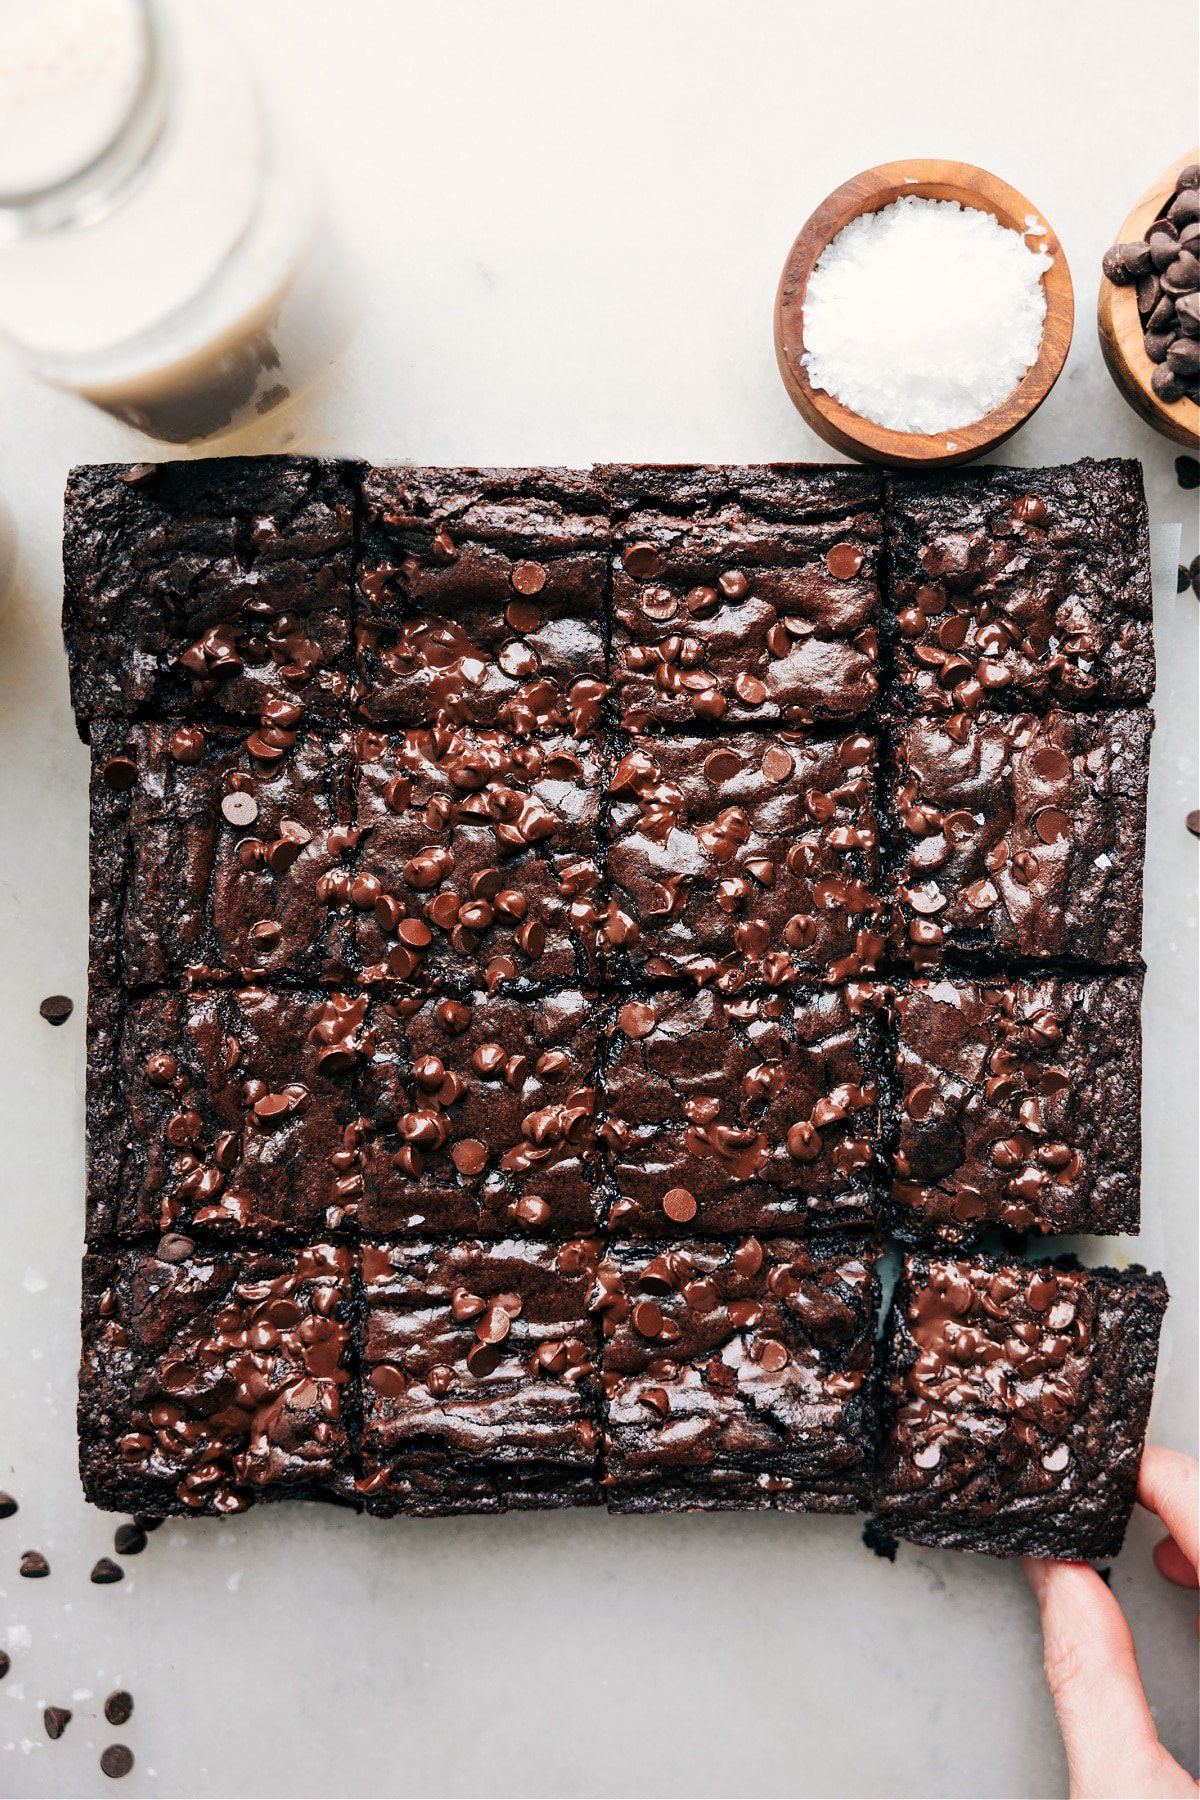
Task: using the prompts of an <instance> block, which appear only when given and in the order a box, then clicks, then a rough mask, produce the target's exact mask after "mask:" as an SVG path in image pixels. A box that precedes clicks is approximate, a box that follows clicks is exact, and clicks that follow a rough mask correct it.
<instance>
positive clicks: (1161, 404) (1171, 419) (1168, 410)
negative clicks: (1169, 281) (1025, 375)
mask: <svg viewBox="0 0 1200 1800" xmlns="http://www.w3.org/2000/svg"><path fill="white" fill-rule="evenodd" d="M1193 162H1200V150H1189V151H1188V153H1187V155H1186V156H1181V157H1179V158H1178V160H1177V161H1175V162H1173V163H1172V164H1171V166H1170V168H1167V169H1164V170H1163V172H1162V174H1161V175H1160V176H1159V178H1158V180H1157V181H1155V182H1153V183H1152V184H1151V186H1150V187H1148V188H1147V189H1146V192H1145V193H1144V194H1143V195H1142V197H1141V199H1140V200H1139V201H1138V203H1137V205H1136V206H1135V207H1134V209H1133V211H1132V212H1131V213H1130V215H1129V217H1128V218H1127V219H1126V221H1125V223H1124V224H1123V225H1122V227H1121V229H1120V232H1119V233H1118V235H1117V236H1116V238H1115V239H1114V240H1113V241H1114V243H1118V244H1134V243H1137V242H1138V241H1139V240H1140V239H1142V238H1144V237H1145V235H1146V233H1147V231H1149V229H1150V227H1151V225H1152V224H1153V223H1154V221H1155V219H1157V218H1158V216H1159V214H1160V213H1162V212H1164V211H1165V210H1166V208H1167V207H1168V206H1169V205H1170V204H1171V196H1172V194H1173V193H1174V192H1175V177H1176V175H1177V174H1178V173H1179V171H1180V169H1184V168H1186V167H1187V165H1188V163H1193ZM1096 329H1097V330H1098V331H1099V333H1100V348H1101V350H1102V351H1103V352H1104V360H1105V362H1106V363H1107V364H1108V372H1109V374H1110V375H1111V376H1112V378H1113V380H1114V381H1115V382H1116V384H1117V386H1118V387H1119V388H1120V390H1121V392H1122V393H1123V394H1124V396H1125V398H1126V399H1127V400H1128V402H1129V404H1130V406H1132V407H1133V409H1134V411H1135V412H1137V413H1140V414H1141V416H1142V418H1143V419H1145V421H1146V423H1147V424H1148V425H1153V427H1154V429H1155V431H1161V432H1162V434H1163V436H1164V437H1169V438H1173V439H1174V441H1175V442H1176V443H1177V444H1190V445H1192V446H1193V447H1194V446H1195V443H1196V439H1197V437H1198V436H1200V406H1197V405H1196V402H1195V401H1194V400H1173V401H1171V403H1170V404H1169V405H1168V403H1167V402H1166V401H1165V400H1160V399H1159V397H1158V395H1157V394H1156V393H1155V392H1154V390H1153V388H1152V387H1151V386H1150V377H1151V375H1153V373H1154V369H1155V365H1154V363H1152V362H1151V361H1150V358H1149V357H1148V356H1147V355H1146V350H1145V346H1144V345H1143V343H1142V321H1141V319H1140V318H1139V316H1138V309H1137V289H1136V287H1132V286H1131V287H1117V286H1115V284H1114V283H1113V282H1111V281H1109V280H1108V278H1107V276H1104V275H1101V277H1100V297H1099V300H1098V301H1097V303H1096Z"/></svg>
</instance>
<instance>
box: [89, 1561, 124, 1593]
mask: <svg viewBox="0 0 1200 1800" xmlns="http://www.w3.org/2000/svg"><path fill="white" fill-rule="evenodd" d="M91 1579H92V1580H93V1581H94V1582H96V1584H97V1585H98V1586H99V1587H108V1586H110V1585H111V1584H112V1583H113V1582H114V1581H124V1579H125V1571H124V1569H123V1568H122V1567H121V1565H120V1563H115V1562H114V1561H113V1559H112V1557H111V1556H102V1557H101V1558H100V1559H99V1561H98V1562H97V1563H96V1564H95V1566H94V1567H93V1569H92V1574H91Z"/></svg>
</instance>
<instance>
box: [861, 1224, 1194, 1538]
mask: <svg viewBox="0 0 1200 1800" xmlns="http://www.w3.org/2000/svg"><path fill="white" fill-rule="evenodd" d="M1166 1304H1167V1290H1166V1287H1165V1286H1164V1284H1163V1280H1162V1277H1161V1276H1160V1275H1148V1274H1146V1273H1145V1271H1144V1270H1141V1269H1137V1268H1131V1269H1128V1270H1125V1271H1124V1272H1123V1273H1120V1274H1118V1273H1117V1271H1116V1270H1114V1269H1091V1270H1089V1269H1079V1268H1067V1267H1061V1266H1055V1265H1052V1264H1046V1265H1043V1266H1041V1267H1038V1266H1035V1265H1031V1264H1027V1263H1020V1262H1007V1261H1005V1260H1003V1259H1002V1258H999V1257H993V1256H979V1255H976V1256H972V1257H969V1258H968V1257H963V1258H958V1259H950V1258H947V1259H940V1258H934V1257H925V1256H910V1257H907V1258H906V1259H905V1265H904V1274H903V1277H902V1279H901V1282H900V1284H899V1286H898V1288H897V1290H896V1297H895V1301H894V1304H893V1316H892V1325H891V1341H890V1346H889V1349H888V1363H887V1396H886V1401H885V1414H886V1418H887V1426H886V1432H885V1442H884V1450H883V1457H882V1463H881V1468H880V1474H879V1481H878V1488H877V1496H876V1513H877V1515H878V1518H879V1520H880V1522H881V1523H882V1524H883V1525H884V1527H885V1528H886V1529H887V1530H888V1531H891V1532H894V1533H895V1534H896V1535H897V1536H899V1537H904V1538H909V1539H911V1540H912V1541H913V1542H914V1543H918V1544H937V1545H945V1546H948V1547H952V1548H956V1549H963V1550H982V1551H986V1552H988V1553H989V1554H990V1555H993V1556H1051V1557H1060V1558H1066V1559H1070V1560H1072V1561H1077V1560H1085V1559H1087V1558H1091V1557H1099V1556H1114V1555H1115V1554H1116V1552H1117V1551H1118V1550H1119V1549H1120V1548H1121V1540H1122V1538H1123V1537H1124V1535H1125V1527H1126V1525H1127V1523H1128V1520H1129V1514H1130V1512H1131V1510H1132V1508H1133V1501H1134V1495H1135V1492H1136V1488H1137V1473H1138V1465H1139V1463H1140V1462H1141V1456H1142V1445H1143V1442H1144V1440H1145V1435H1146V1421H1147V1418H1148V1415H1149V1412H1150V1398H1151V1393H1152V1390H1153V1386H1154V1369H1155V1363H1156V1361H1157V1357H1158V1334H1159V1328H1160V1326H1161V1324H1162V1317H1163V1313H1164V1311H1165V1309H1166Z"/></svg>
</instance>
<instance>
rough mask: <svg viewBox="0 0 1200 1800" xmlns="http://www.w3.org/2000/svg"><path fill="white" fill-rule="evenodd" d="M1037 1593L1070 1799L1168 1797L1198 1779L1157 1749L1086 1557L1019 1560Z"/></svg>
mask: <svg viewBox="0 0 1200 1800" xmlns="http://www.w3.org/2000/svg"><path fill="white" fill-rule="evenodd" d="M1023 1566H1024V1569H1025V1573H1026V1575H1027V1576H1028V1578H1029V1584H1030V1586H1031V1587H1032V1589H1033V1591H1034V1594H1035V1596H1036V1597H1037V1602H1038V1605H1039V1607H1040V1609H1041V1615H1042V1635H1043V1638H1044V1640H1045V1664H1046V1681H1047V1683H1048V1685H1049V1688H1050V1694H1051V1697H1052V1699H1053V1701H1054V1710H1055V1712H1056V1713H1057V1714H1058V1723H1059V1729H1060V1730H1061V1732H1062V1737H1063V1745H1064V1747H1065V1749H1066V1752H1067V1767H1068V1769H1069V1770H1070V1776H1071V1794H1072V1796H1073V1800H1082V1797H1085V1796H1086V1800H1100V1797H1103V1796H1110V1795H1111V1796H1118V1797H1119V1796H1127V1797H1133V1796H1139V1795H1152V1796H1174V1795H1180V1796H1183V1795H1186V1796H1188V1797H1189V1800H1195V1796H1196V1784H1195V1782H1193V1780H1192V1778H1191V1776H1190V1775H1188V1773H1187V1771H1186V1770H1184V1769H1181V1768H1180V1767H1179V1764H1178V1763H1177V1762H1175V1761H1174V1759H1173V1758H1172V1757H1171V1756H1170V1755H1169V1754H1168V1753H1167V1752H1166V1751H1165V1750H1164V1749H1163V1748H1162V1745H1161V1744H1160V1743H1159V1741H1158V1732H1157V1731H1156V1729H1155V1725H1154V1720H1153V1718H1152V1717H1151V1714H1150V1708H1149V1706H1148V1704H1147V1702H1146V1695H1145V1692H1144V1690H1143V1688H1142V1679H1141V1676H1140V1675H1139V1673H1138V1666H1137V1657H1136V1655H1135V1654H1134V1648H1133V1638H1132V1636H1131V1634H1130V1630H1129V1626H1128V1624H1127V1623H1126V1621H1125V1615H1124V1613H1123V1612H1122V1611H1121V1608H1120V1606H1119V1605H1118V1604H1117V1601H1116V1599H1115V1597H1114V1596H1113V1595H1112V1594H1111V1593H1110V1592H1109V1590H1108V1588H1107V1587H1106V1586H1105V1584H1104V1583H1103V1582H1102V1581H1101V1579H1100V1577H1099V1576H1098V1575H1097V1574H1096V1572H1095V1570H1094V1569H1089V1568H1088V1567H1087V1565H1086V1564H1085V1563H1060V1562H1041V1561H1036V1560H1033V1559H1027V1560H1025V1561H1024V1563H1023Z"/></svg>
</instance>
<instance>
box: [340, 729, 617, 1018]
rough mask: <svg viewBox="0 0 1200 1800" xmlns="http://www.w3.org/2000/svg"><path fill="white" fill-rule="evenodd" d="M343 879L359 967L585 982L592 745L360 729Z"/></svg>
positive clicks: (405, 976) (416, 974) (591, 958)
mask: <svg viewBox="0 0 1200 1800" xmlns="http://www.w3.org/2000/svg"><path fill="white" fill-rule="evenodd" d="M358 749H359V759H360V766H359V773H358V795H357V804H356V816H357V821H358V827H359V832H360V839H361V842H360V849H359V857H358V862H357V866H356V869H355V873H354V876H353V878H350V877H349V876H347V877H345V878H344V886H345V891H346V897H347V898H348V899H349V900H350V901H352V903H353V905H354V908H355V913H356V918H357V925H356V937H357V942H358V946H359V950H360V953H361V955H362V958H363V960H364V962H365V964H366V965H367V969H368V972H369V973H372V972H376V973H378V974H379V975H380V976H382V977H384V978H386V977H387V976H389V975H390V976H396V977H398V978H399V979H401V980H403V981H410V982H411V981H418V982H420V983H424V982H427V981H430V980H432V981H433V982H436V983H439V984H441V985H445V984H446V983H447V982H453V981H455V980H464V979H465V980H466V981H467V982H468V983H472V982H474V981H477V980H479V978H480V975H481V974H482V976H483V979H484V980H486V982H487V983H488V984H489V985H490V986H493V987H496V986H501V985H504V984H506V983H509V982H519V983H521V984H523V985H527V986H532V987H536V988H542V987H545V986H547V985H551V984H553V985H561V984H562V983H564V982H566V983H574V982H577V981H584V982H588V981H591V980H593V979H594V973H595V943H596V927H597V922H598V916H599V915H598V912H597V904H596V890H597V887H598V884H599V871H598V867H597V858H598V848H599V847H598V844H597V841H596V840H597V815H598V810H599V787H600V760H599V758H600V752H599V745H598V744H597V743H595V742H592V741H589V740H585V739H579V738H575V737H569V736H547V737H540V738H516V737H513V736H511V735H510V734H508V733H507V732H503V731H490V730H475V729H468V728H463V727H451V726H436V727H434V728H433V729H431V730H413V731H406V732H402V733H397V734H394V735H385V734H384V733H383V732H377V731H367V730H364V731H360V732H359V733H358Z"/></svg>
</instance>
